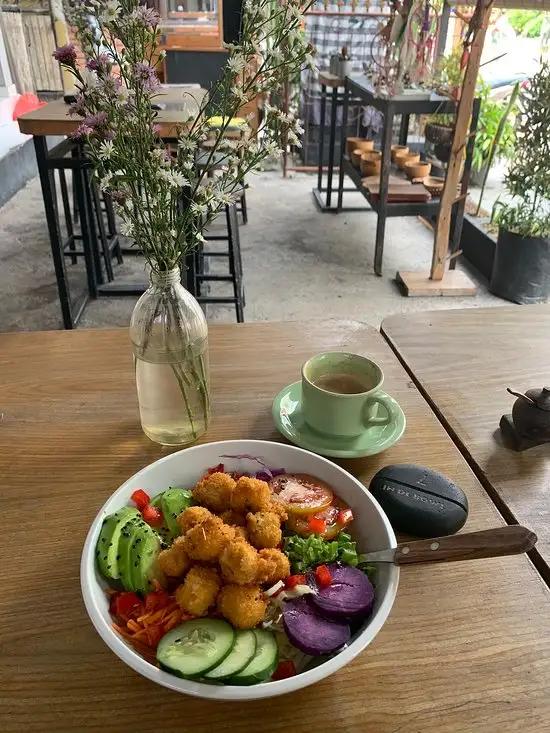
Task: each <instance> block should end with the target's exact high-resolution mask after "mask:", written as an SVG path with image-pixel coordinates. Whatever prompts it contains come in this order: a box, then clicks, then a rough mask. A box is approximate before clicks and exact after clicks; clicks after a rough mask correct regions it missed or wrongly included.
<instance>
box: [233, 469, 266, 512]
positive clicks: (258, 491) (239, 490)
mask: <svg viewBox="0 0 550 733" xmlns="http://www.w3.org/2000/svg"><path fill="white" fill-rule="evenodd" d="M270 501H271V492H270V491H269V486H268V485H267V484H266V482H265V481H260V480H259V479H257V478H248V476H242V477H241V478H240V479H239V480H238V481H237V484H236V486H235V491H234V492H233V496H232V498H231V508H232V509H235V510H236V511H239V512H262V511H266V510H267V509H268V507H269V503H270Z"/></svg>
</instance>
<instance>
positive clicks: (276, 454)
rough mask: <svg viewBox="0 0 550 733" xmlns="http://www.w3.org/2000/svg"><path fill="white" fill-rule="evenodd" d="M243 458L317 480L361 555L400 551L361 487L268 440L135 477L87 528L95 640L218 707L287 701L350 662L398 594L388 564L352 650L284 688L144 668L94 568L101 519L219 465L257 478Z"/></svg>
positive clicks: (216, 448)
mask: <svg viewBox="0 0 550 733" xmlns="http://www.w3.org/2000/svg"><path fill="white" fill-rule="evenodd" d="M245 455H249V456H250V455H251V456H257V457H258V458H260V459H261V460H262V461H263V462H264V463H265V465H267V466H269V467H270V468H284V469H285V470H286V471H288V472H290V473H292V472H294V473H309V474H312V475H313V476H317V477H318V478H321V479H323V480H324V481H326V482H327V483H328V484H329V485H330V486H332V488H333V489H334V491H335V493H336V494H337V495H338V496H339V497H341V498H342V499H343V500H344V501H345V502H346V503H347V504H348V505H349V506H350V507H351V508H352V510H353V514H354V517H355V520H354V522H353V524H352V525H351V531H352V534H353V536H354V539H355V540H357V547H358V550H359V551H360V552H367V551H369V550H379V549H383V548H386V547H395V546H396V544H397V543H396V539H395V535H394V533H393V530H392V528H391V525H390V523H389V521H388V518H387V517H386V515H385V514H384V512H383V510H382V508H381V507H380V505H379V504H378V502H377V501H376V499H374V498H373V497H372V496H371V494H369V492H368V491H367V490H366V489H365V488H364V486H363V485H362V484H361V483H360V482H359V481H358V480H357V479H355V478H354V477H353V476H352V475H351V474H349V473H348V472H347V471H344V470H343V469H342V468H340V467H339V466H337V465H336V464H334V463H331V462H330V461H328V460H327V459H326V458H322V457H321V456H317V455H315V454H314V453H309V452H308V451H305V450H302V449H301V448H295V447H294V446H291V445H284V444H282V443H270V442H268V441H264V440H227V441H220V442H217V443H207V444H205V445H198V446H196V447H194V448H187V449H186V450H183V451H180V452H178V453H172V454H171V455H169V456H166V457H165V458H161V459H160V460H158V461H155V463H152V464H151V465H150V466H146V467H145V468H143V469H142V470H141V471H138V472H137V473H136V474H135V475H134V476H132V478H130V479H128V481H126V483H124V484H123V485H122V486H121V487H120V488H119V489H117V490H116V491H115V493H114V494H112V496H111V497H110V499H108V500H107V501H106V502H105V504H104V505H103V507H102V508H101V510H100V511H99V513H98V515H97V516H96V518H95V519H94V522H93V524H92V526H91V527H90V531H89V532H88V536H87V538H86V542H85V544H84V550H83V552H82V559H81V563H80V583H81V587H82V596H83V598H84V603H85V605H86V610H87V611H88V615H89V616H90V618H91V620H92V623H93V625H94V626H95V628H96V630H97V632H98V634H99V635H100V636H101V638H102V639H103V641H104V642H105V643H106V644H107V646H109V647H110V648H111V649H112V651H113V652H114V653H115V654H116V655H117V656H118V657H120V659H122V661H123V662H126V664H127V665H128V666H129V667H131V668H132V669H134V670H135V671H136V672H139V673H140V674H142V675H143V676H144V677H148V678H149V679H150V680H153V682H157V683H158V684H160V685H164V687H169V688H170V689H171V690H176V691H177V692H183V693H185V694H186V695H193V696H195V697H203V698H212V699H216V700H258V699H260V698H265V697H274V696H276V695H283V694H285V693H287V692H293V691H295V690H298V689H301V688H302V687H307V686H308V685H311V684H313V683H314V682H318V681H319V680H322V679H324V678H325V677H328V676H329V675H331V674H333V673H334V672H336V671H337V670H339V669H340V668H341V667H343V666H344V665H345V664H347V663H348V662H350V661H351V660H352V659H353V658H354V657H356V656H357V655H358V654H359V653H360V652H362V651H363V649H365V647H367V646H368V645H369V644H370V642H371V641H372V640H373V639H374V637H375V636H376V634H377V633H378V632H379V631H380V629H381V628H382V625H383V624H384V622H385V621H386V619H387V618H388V615H389V613H390V610H391V607H392V605H393V601H394V598H395V594H396V592H397V584H398V579H399V570H398V568H397V567H396V566H395V565H392V564H389V563H382V564H381V565H380V566H379V569H378V572H377V577H376V589H375V590H376V596H375V603H374V610H373V613H372V615H371V617H370V618H369V619H368V620H367V621H366V622H365V624H364V626H363V627H362V629H361V631H360V632H359V633H357V634H356V635H355V637H354V638H353V640H352V641H351V642H350V644H349V646H348V647H346V649H344V650H343V651H342V652H340V653H339V654H337V655H336V656H335V657H334V658H333V659H330V660H328V661H326V662H324V663H323V664H321V665H319V666H318V667H315V668H314V669H311V670H309V671H307V672H303V673H302V674H298V675H296V676H294V677H290V678H288V679H285V680H279V681H277V682H266V683H263V684H258V685H252V686H250V687H238V686H233V685H225V686H213V685H207V684H203V683H201V682H194V681H192V680H184V679H180V678H178V677H175V676H173V675H171V674H169V673H167V672H164V671H162V670H160V669H157V668H156V667H154V666H153V665H151V664H150V663H149V662H146V661H145V659H143V658H142V657H141V656H140V655H139V654H138V653H137V652H135V651H134V650H133V649H132V648H131V647H130V646H129V645H128V644H127V643H126V642H125V641H124V640H123V639H122V638H121V637H120V636H119V635H118V634H116V632H115V631H114V630H113V628H112V627H111V623H112V621H111V617H110V616H109V606H108V602H107V597H106V595H105V588H106V587H107V584H106V583H105V581H104V580H103V578H102V577H101V576H100V574H99V573H98V571H97V570H96V564H95V546H96V542H97V538H98V535H99V532H100V528H101V523H102V521H103V518H104V517H105V515H107V514H111V513H112V512H115V511H116V510H117V509H120V508H121V507H123V506H126V505H127V504H128V503H129V500H130V495H131V494H132V492H133V491H135V489H138V488H140V489H144V490H145V491H147V493H148V494H149V495H151V496H154V495H156V494H158V493H160V492H161V491H164V490H165V489H166V488H167V487H168V486H184V487H192V486H194V485H195V484H196V482H197V481H198V480H199V478H200V477H201V476H202V475H203V474H204V472H205V471H206V469H207V468H209V467H211V466H216V465H217V464H218V463H224V464H225V466H226V469H227V470H230V471H242V472H247V471H250V472H253V471H257V470H259V468H258V465H257V463H256V462H254V461H251V460H250V459H248V458H242V457H241V458H232V457H230V456H245Z"/></svg>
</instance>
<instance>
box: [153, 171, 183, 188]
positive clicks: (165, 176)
mask: <svg viewBox="0 0 550 733" xmlns="http://www.w3.org/2000/svg"><path fill="white" fill-rule="evenodd" d="M157 178H158V179H159V180H160V181H165V182H166V183H168V184H169V185H170V186H173V187H174V188H182V187H183V186H188V185H189V181H188V179H187V178H186V177H185V176H184V175H183V173H178V172H177V171H173V170H167V169H166V168H160V169H159V170H158V171H157Z"/></svg>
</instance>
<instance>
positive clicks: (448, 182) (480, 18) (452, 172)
mask: <svg viewBox="0 0 550 733" xmlns="http://www.w3.org/2000/svg"><path fill="white" fill-rule="evenodd" d="M492 1H493V0H477V5H476V10H475V13H474V16H473V18H472V22H474V23H475V24H476V27H475V28H474V31H473V39H472V47H471V50H470V56H469V58H468V63H467V65H466V72H465V74H464V81H463V84H462V91H461V94H460V101H459V103H458V109H457V114H456V125H455V132H454V139H453V145H452V151H451V156H450V158H449V164H448V166H447V175H446V177H445V185H444V188H443V193H442V194H441V202H440V204H439V216H438V217H437V225H436V229H435V236H434V251H433V259H432V267H431V270H430V279H431V280H442V279H443V275H444V274H445V261H446V257H447V249H448V246H449V235H450V231H451V214H452V207H453V201H454V200H455V198H456V189H457V185H458V183H459V179H460V171H461V167H462V161H463V160H464V151H465V149H466V138H467V136H468V122H469V120H470V117H471V114H472V106H473V101H474V97H475V93H476V84H477V76H478V73H479V64H480V61H481V54H482V52H483V44H484V43H485V35H486V33H487V26H488V25H489V17H490V15H491V6H492Z"/></svg>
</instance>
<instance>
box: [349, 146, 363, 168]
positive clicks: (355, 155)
mask: <svg viewBox="0 0 550 733" xmlns="http://www.w3.org/2000/svg"><path fill="white" fill-rule="evenodd" d="M364 152H365V151H364V150H360V149H359V148H356V149H355V150H354V151H353V152H352V154H351V162H352V164H353V165H354V166H355V167H356V168H359V165H360V164H361V156H362V155H363V153H364Z"/></svg>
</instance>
